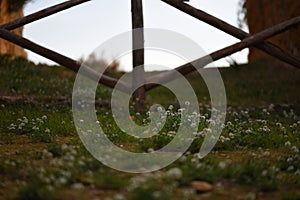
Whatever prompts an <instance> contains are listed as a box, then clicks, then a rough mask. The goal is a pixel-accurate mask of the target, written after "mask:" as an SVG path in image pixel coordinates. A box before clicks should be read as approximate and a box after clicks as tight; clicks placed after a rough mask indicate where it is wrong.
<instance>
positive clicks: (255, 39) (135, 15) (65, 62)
mask: <svg viewBox="0 0 300 200" xmlns="http://www.w3.org/2000/svg"><path fill="white" fill-rule="evenodd" d="M88 1H91V0H70V1H66V2H64V3H61V4H58V5H55V6H51V7H49V8H47V9H44V10H41V11H38V12H36V13H33V14H31V15H28V16H25V17H22V18H19V19H16V20H13V21H11V22H8V23H6V24H3V25H0V37H1V38H3V39H5V40H8V41H10V42H12V43H14V44H16V45H19V46H21V47H23V48H25V49H28V50H30V51H32V52H34V53H37V54H39V55H41V56H43V57H45V58H48V59H50V60H52V61H54V62H56V63H58V64H60V65H62V66H65V67H67V68H69V69H71V70H73V71H74V72H78V71H79V68H80V66H81V63H78V62H77V61H75V60H72V59H71V58H68V57H66V56H64V55H61V54H59V53H57V52H55V51H52V50H50V49H47V48H46V47H43V46H41V45H39V44H36V43H34V42H32V41H30V40H28V39H26V38H24V37H22V36H20V35H16V34H14V33H12V32H10V31H11V30H13V29H16V28H19V27H21V26H24V25H26V24H29V23H32V22H34V21H37V20H40V19H42V18H45V17H48V16H50V15H53V14H55V13H58V12H61V11H63V10H67V9H69V8H71V7H74V6H77V5H79V4H83V3H86V2H88ZM161 1H162V2H164V3H166V4H168V5H170V6H172V7H175V8H176V9H178V10H180V11H182V12H184V13H186V14H188V15H191V16H192V17H194V18H196V19H199V20H201V21H203V22H205V23H207V24H209V25H211V26H214V27H215V28H218V29H219V30H221V31H223V32H225V33H228V34H230V35H232V36H234V37H236V38H238V39H240V40H241V41H240V42H238V43H236V44H233V45H230V46H228V47H225V48H223V49H220V50H218V51H215V52H213V53H211V54H209V55H207V56H204V57H201V58H199V59H196V60H194V61H192V62H190V63H186V64H184V65H182V66H180V67H177V68H176V69H175V70H176V71H178V72H180V73H181V74H183V75H187V74H189V73H191V72H193V71H195V70H196V69H195V67H194V66H197V67H198V68H202V67H204V66H206V65H207V64H209V62H211V61H216V60H219V59H221V58H224V57H226V56H229V55H231V54H233V53H235V52H238V51H240V50H242V49H244V48H248V47H250V46H254V47H256V48H259V49H260V50H262V51H264V52H266V53H268V54H269V55H271V56H273V57H275V58H277V59H280V60H281V61H284V62H286V63H288V64H290V65H292V66H294V67H296V68H298V69H300V58H298V57H295V56H293V55H291V54H289V53H288V52H286V51H284V50H283V49H281V48H280V47H278V46H276V45H275V44H272V43H270V42H267V41H266V39H268V38H270V37H272V36H274V35H276V34H279V33H281V32H284V31H286V30H288V29H291V28H293V27H296V26H298V25H300V16H297V17H295V18H292V19H288V20H286V21H284V22H282V23H280V24H277V25H275V26H273V27H271V28H268V29H266V30H263V31H261V32H259V33H257V34H255V35H250V34H248V33H246V32H244V31H243V30H241V29H238V28H236V27H234V26H232V25H230V24H228V23H226V22H224V21H222V20H221V19H218V18H216V17H214V16H212V15H209V14H207V13H205V12H204V11H202V10H199V9H196V8H194V7H192V6H190V5H189V4H186V3H184V2H183V1H184V0H161ZM131 6H132V29H137V28H140V30H142V31H141V32H139V37H137V36H136V35H135V33H136V32H135V31H133V35H132V37H133V44H132V46H133V49H136V48H135V47H139V48H138V49H137V50H134V51H133V68H136V67H137V66H143V65H144V35H143V27H144V25H143V5H142V0H131ZM140 34H141V35H140ZM141 36H142V37H141ZM207 58H212V60H211V59H207ZM95 73H96V72H94V71H93V70H88V71H87V72H86V74H85V75H87V76H88V77H90V78H92V77H97V76H95ZM174 78H176V76H174V74H173V73H168V72H162V74H158V75H154V76H152V77H149V78H147V79H145V77H144V68H143V67H142V68H141V67H139V69H138V70H137V72H135V74H134V78H133V83H132V86H134V85H137V84H139V83H144V84H143V87H140V88H138V89H137V90H136V91H135V92H134V94H133V97H134V101H135V102H136V109H137V111H141V110H143V108H144V103H145V97H146V92H147V91H149V90H151V89H153V88H155V87H157V86H158V85H157V84H151V82H152V83H153V82H161V81H162V80H163V82H168V81H171V80H173V79H174ZM97 81H98V80H97ZM117 82H118V84H119V86H121V87H118V89H120V90H122V91H123V92H129V91H130V89H131V87H132V86H131V85H128V84H126V83H122V82H120V81H118V80H117V79H114V78H111V77H109V76H106V75H102V76H101V79H100V80H99V83H101V84H104V85H106V86H108V87H111V88H114V87H115V85H116V84H117Z"/></svg>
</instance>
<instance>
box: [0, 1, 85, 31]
mask: <svg viewBox="0 0 300 200" xmlns="http://www.w3.org/2000/svg"><path fill="white" fill-rule="evenodd" d="M88 1H91V0H70V1H66V2H64V3H60V4H57V5H55V6H51V7H49V8H46V9H43V10H41V11H38V12H35V13H33V14H30V15H28V16H25V17H21V18H19V19H16V20H13V21H11V22H8V23H6V24H3V25H0V28H2V29H7V30H13V29H16V28H19V27H21V26H24V25H26V24H29V23H31V22H34V21H37V20H40V19H42V18H45V17H48V16H50V15H53V14H56V13H58V12H61V11H63V10H66V9H68V8H71V7H74V6H77V5H80V4H82V3H85V2H88Z"/></svg>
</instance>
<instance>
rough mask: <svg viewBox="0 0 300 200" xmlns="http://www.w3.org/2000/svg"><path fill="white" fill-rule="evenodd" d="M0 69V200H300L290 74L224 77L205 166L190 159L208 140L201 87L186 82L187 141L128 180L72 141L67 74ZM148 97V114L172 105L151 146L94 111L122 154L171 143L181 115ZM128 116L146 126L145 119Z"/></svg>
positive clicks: (164, 99)
mask: <svg viewBox="0 0 300 200" xmlns="http://www.w3.org/2000/svg"><path fill="white" fill-rule="evenodd" d="M0 68H1V70H0V75H1V77H3V78H2V79H1V80H0V86H1V87H0V94H1V98H0V152H1V154H0V199H82V198H85V199H97V198H98V199H199V198H201V199H284V200H286V199H299V196H300V193H299V185H300V153H299V147H300V107H299V105H300V104H299V103H300V102H299V100H300V97H299V95H300V94H299V93H298V92H295V91H298V90H299V81H300V78H299V77H300V76H299V72H298V71H294V70H288V69H281V68H275V69H269V68H266V67H264V66H263V64H256V65H250V66H239V67H235V68H232V69H231V68H229V69H222V70H221V74H222V77H223V79H224V83H225V86H226V90H227V96H228V104H229V106H228V111H227V117H226V123H225V125H224V130H223V132H222V135H221V137H220V138H219V141H218V143H217V144H216V146H215V147H214V149H213V151H212V152H211V153H210V154H209V155H208V156H206V157H205V158H203V159H199V157H198V151H199V148H200V145H201V144H202V142H203V138H204V136H205V134H207V132H209V129H208V124H209V122H210V120H209V116H210V108H209V106H208V105H209V97H208V93H207V91H206V89H205V85H204V83H203V81H201V78H200V77H197V76H196V75H189V76H188V80H189V81H190V83H191V84H192V86H193V87H194V90H195V91H196V93H197V96H198V100H199V102H200V103H201V105H200V110H201V120H200V124H199V127H198V132H197V134H196V138H195V140H194V142H193V143H192V145H191V146H190V148H189V149H188V151H187V152H186V153H185V154H184V155H183V156H182V157H181V158H180V159H178V160H177V161H176V162H174V163H173V164H171V165H170V166H168V167H166V168H165V169H162V170H159V171H157V172H153V173H148V174H127V173H122V172H117V171H115V170H113V169H110V168H108V167H106V166H105V165H103V164H102V163H100V162H99V161H97V160H96V159H94V158H93V157H92V156H91V155H90V154H89V152H88V151H87V150H86V149H85V147H84V146H83V144H82V142H81V141H80V139H79V137H78V136H77V133H76V129H75V127H74V122H73V118H72V112H71V103H70V102H71V94H72V86H73V82H74V79H75V77H74V74H72V73H70V72H69V71H67V70H65V69H64V68H62V67H57V66H45V65H34V64H33V63H30V62H27V61H26V60H23V59H17V60H12V59H11V58H10V57H8V56H3V57H1V59H0ZM275 72H276V73H275ZM178 87H180V86H178ZM110 93H111V90H110V89H108V88H105V87H104V86H101V87H99V88H98V90H97V99H101V100H102V101H105V100H109V98H110ZM158 94H160V95H158ZM161 94H164V95H163V96H162V95H161ZM147 97H148V99H147V100H148V101H147V104H148V105H152V104H153V103H161V104H162V105H164V106H166V108H168V106H169V104H172V105H174V111H170V112H168V113H167V114H166V115H165V117H166V118H167V120H166V124H165V125H164V126H163V128H162V130H161V131H160V133H159V134H158V135H156V136H154V137H152V138H149V139H137V138H133V137H131V136H128V135H127V134H125V133H123V132H122V131H121V130H120V128H118V126H117V125H116V123H115V122H114V119H113V115H112V113H111V112H110V108H109V107H105V106H104V107H103V106H100V105H97V106H96V109H97V117H98V120H99V124H100V125H101V127H102V128H103V130H104V131H105V133H106V135H107V136H108V137H109V139H110V140H112V141H113V142H114V143H115V144H116V145H118V146H120V147H121V148H124V149H126V150H129V151H133V152H149V151H152V150H156V149H159V148H161V147H163V146H165V145H166V144H167V143H169V142H170V141H171V140H172V138H173V137H174V133H176V131H177V129H178V126H179V123H180V114H179V113H178V112H177V110H176V109H177V107H178V105H177V102H176V100H174V96H173V94H172V93H171V92H167V91H166V89H165V88H157V89H155V90H153V91H151V92H149V95H148V96H147ZM131 117H132V119H134V120H136V122H137V123H138V124H144V123H147V122H148V120H147V117H148V115H147V114H137V113H134V112H132V116H131ZM150 131H151V130H150ZM198 180H201V181H206V182H208V183H210V184H212V185H213V187H214V189H213V191H212V192H209V193H204V194H201V193H200V194H199V193H197V192H196V190H195V189H194V188H192V186H191V183H192V181H198Z"/></svg>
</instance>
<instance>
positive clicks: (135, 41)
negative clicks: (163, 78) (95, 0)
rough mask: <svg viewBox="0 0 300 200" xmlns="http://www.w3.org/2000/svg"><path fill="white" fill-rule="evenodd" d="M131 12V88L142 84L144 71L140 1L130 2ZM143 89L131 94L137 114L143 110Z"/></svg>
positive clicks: (141, 7)
mask: <svg viewBox="0 0 300 200" xmlns="http://www.w3.org/2000/svg"><path fill="white" fill-rule="evenodd" d="M131 12H132V30H133V34H132V47H133V49H134V50H133V52H132V54H133V59H132V60H133V83H132V86H133V87H136V86H137V85H141V84H144V83H145V82H146V81H145V74H144V73H145V69H144V59H145V52H144V19H143V4H142V0H131ZM145 99H146V94H145V87H144V86H142V87H139V88H138V89H137V90H136V91H135V92H134V94H133V101H134V102H135V109H136V111H137V112H141V111H143V110H144V105H145Z"/></svg>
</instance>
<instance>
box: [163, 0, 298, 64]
mask: <svg viewBox="0 0 300 200" xmlns="http://www.w3.org/2000/svg"><path fill="white" fill-rule="evenodd" d="M161 1H163V2H165V3H167V4H168V5H171V6H173V7H175V8H176V9H178V10H180V11H182V12H184V13H186V14H188V15H191V16H193V17H195V18H196V19H199V20H201V21H203V22H205V23H207V24H209V25H211V26H213V27H215V28H217V29H220V30H222V31H223V32H226V33H228V34H230V35H232V36H234V37H236V38H238V39H240V40H243V39H245V38H247V37H250V36H251V35H250V34H248V33H246V32H245V31H243V30H241V29H238V28H236V27H234V26H232V25H230V24H228V23H226V22H225V21H222V20H220V19H218V18H216V17H214V16H212V15H209V14H207V13H205V12H204V11H202V10H199V9H196V8H194V7H193V6H190V5H189V4H186V3H183V2H182V1H180V0H161ZM255 47H257V48H258V49H260V50H262V51H264V52H266V53H268V54H269V55H271V56H273V57H275V58H277V59H280V60H282V61H284V62H286V63H289V64H291V65H292V66H295V67H297V68H299V69H300V58H299V57H295V56H293V55H291V54H290V53H288V52H286V51H284V50H283V49H281V48H280V47H278V46H277V45H275V44H272V43H270V42H267V41H262V42H261V43H259V44H256V45H255Z"/></svg>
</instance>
